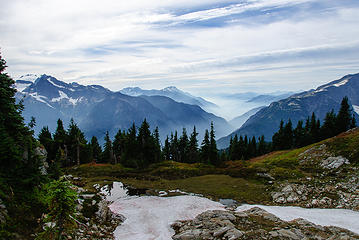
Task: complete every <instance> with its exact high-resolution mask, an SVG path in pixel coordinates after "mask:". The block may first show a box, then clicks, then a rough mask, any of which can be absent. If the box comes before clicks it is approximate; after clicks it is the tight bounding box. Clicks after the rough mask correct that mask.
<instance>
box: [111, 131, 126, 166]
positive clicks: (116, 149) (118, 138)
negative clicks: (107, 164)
mask: <svg viewBox="0 0 359 240" xmlns="http://www.w3.org/2000/svg"><path fill="white" fill-rule="evenodd" d="M125 139H126V133H125V132H123V131H121V129H119V130H118V131H117V133H116V135H115V139H114V141H113V144H112V147H113V154H114V159H115V164H117V163H119V162H120V161H121V156H122V154H123V152H124V145H125Z"/></svg>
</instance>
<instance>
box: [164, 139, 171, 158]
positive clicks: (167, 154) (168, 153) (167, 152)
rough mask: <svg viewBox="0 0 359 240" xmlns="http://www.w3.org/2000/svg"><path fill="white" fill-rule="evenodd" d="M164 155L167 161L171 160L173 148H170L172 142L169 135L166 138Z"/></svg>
mask: <svg viewBox="0 0 359 240" xmlns="http://www.w3.org/2000/svg"><path fill="white" fill-rule="evenodd" d="M162 153H163V157H164V159H165V160H171V146H170V141H169V139H168V135H167V137H166V140H165V145H164V147H163V149H162Z"/></svg>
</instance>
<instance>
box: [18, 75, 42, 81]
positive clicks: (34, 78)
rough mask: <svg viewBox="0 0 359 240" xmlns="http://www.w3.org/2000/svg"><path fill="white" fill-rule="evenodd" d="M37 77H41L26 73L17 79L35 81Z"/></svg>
mask: <svg viewBox="0 0 359 240" xmlns="http://www.w3.org/2000/svg"><path fill="white" fill-rule="evenodd" d="M37 78H39V76H38V75H36V74H31V73H29V74H25V75H22V76H20V77H19V78H18V79H17V81H18V80H20V81H28V82H34V81H35V80H36V79H37Z"/></svg>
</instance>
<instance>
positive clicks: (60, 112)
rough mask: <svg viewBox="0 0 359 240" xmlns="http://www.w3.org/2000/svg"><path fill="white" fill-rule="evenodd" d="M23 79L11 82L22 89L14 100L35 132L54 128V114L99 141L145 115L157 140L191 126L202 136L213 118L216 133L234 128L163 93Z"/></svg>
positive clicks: (222, 133) (44, 76)
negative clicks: (129, 92)
mask: <svg viewBox="0 0 359 240" xmlns="http://www.w3.org/2000/svg"><path fill="white" fill-rule="evenodd" d="M24 81H25V80H21V79H20V80H19V81H16V83H15V87H18V88H19V87H21V88H20V89H19V90H21V91H18V92H17V93H16V98H17V99H18V100H20V99H24V100H23V102H24V106H25V110H24V112H23V116H24V117H25V120H26V121H29V120H30V118H31V116H36V121H37V126H36V127H35V132H39V130H40V128H41V127H43V126H45V125H48V126H49V129H50V130H51V131H54V130H55V128H56V121H57V119H58V118H60V119H62V120H63V121H64V123H65V124H67V123H68V122H69V121H70V119H71V118H74V120H75V122H77V124H78V125H79V127H81V128H82V129H84V132H85V134H86V136H87V137H91V136H92V135H94V136H97V137H99V138H100V140H101V139H102V136H103V135H104V133H105V132H106V131H110V135H112V136H113V135H114V134H115V133H116V132H117V130H118V129H128V128H129V127H130V125H132V123H133V122H134V123H135V124H136V125H137V126H139V125H140V124H141V123H142V121H143V120H144V119H145V118H146V119H147V121H148V122H149V124H150V125H151V127H152V128H155V127H156V126H158V127H159V129H160V135H161V138H165V136H166V135H169V134H170V132H171V131H175V130H178V131H182V128H183V127H186V128H191V129H192V128H193V126H194V125H196V127H197V126H198V128H197V131H198V132H200V133H201V135H202V132H204V130H205V128H209V126H210V122H211V121H213V122H214V124H215V126H216V127H218V136H221V135H222V136H223V135H225V134H228V133H229V132H230V131H231V130H232V128H231V126H230V125H229V124H228V123H227V122H226V121H225V120H224V119H223V118H220V117H217V116H215V115H211V114H210V113H207V112H205V111H204V110H203V109H202V108H201V107H199V106H194V105H190V104H186V103H181V104H179V103H178V102H176V101H174V100H172V99H170V98H168V97H165V96H163V97H161V98H160V100H161V101H160V102H159V103H157V105H156V104H154V99H155V97H154V96H152V97H151V96H148V97H146V96H138V97H135V96H129V95H125V94H123V93H121V92H113V91H111V90H109V89H107V88H104V87H102V86H100V85H87V86H84V85H80V84H78V83H76V82H73V83H65V82H63V81H60V80H58V79H56V78H54V77H52V76H50V75H46V74H43V75H41V76H40V77H38V78H37V79H35V80H34V81H33V82H32V81H25V82H24ZM21 84H22V85H21ZM24 84H25V85H24ZM19 85H21V86H19ZM151 102H152V103H151ZM161 102H162V103H165V102H168V103H169V106H170V107H169V108H168V110H167V112H166V111H164V109H162V110H161ZM180 107H182V108H183V109H185V110H186V111H183V113H184V114H183V116H182V117H181V116H177V117H176V118H174V117H173V116H172V115H171V112H176V111H179V108H180ZM187 112H190V115H191V116H189V115H188V114H187V115H186V113H187ZM203 116H205V117H203ZM189 117H191V118H189ZM188 130H189V131H190V129H188Z"/></svg>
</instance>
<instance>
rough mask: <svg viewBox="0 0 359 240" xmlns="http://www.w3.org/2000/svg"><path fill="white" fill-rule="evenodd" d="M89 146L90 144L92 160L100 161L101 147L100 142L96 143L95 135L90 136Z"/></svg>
mask: <svg viewBox="0 0 359 240" xmlns="http://www.w3.org/2000/svg"><path fill="white" fill-rule="evenodd" d="M90 146H91V159H92V161H94V162H99V161H101V155H102V149H101V146H100V144H99V143H98V140H97V137H95V136H92V138H91V142H90Z"/></svg>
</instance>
